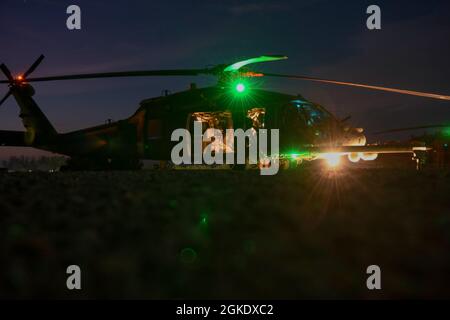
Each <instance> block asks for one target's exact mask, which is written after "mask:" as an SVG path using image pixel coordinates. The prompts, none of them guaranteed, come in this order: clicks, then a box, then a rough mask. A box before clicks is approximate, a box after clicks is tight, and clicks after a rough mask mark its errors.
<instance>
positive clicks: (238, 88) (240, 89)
mask: <svg viewBox="0 0 450 320" xmlns="http://www.w3.org/2000/svg"><path fill="white" fill-rule="evenodd" d="M236 91H237V92H239V93H242V92H244V91H245V85H244V84H243V83H238V84H237V85H236Z"/></svg>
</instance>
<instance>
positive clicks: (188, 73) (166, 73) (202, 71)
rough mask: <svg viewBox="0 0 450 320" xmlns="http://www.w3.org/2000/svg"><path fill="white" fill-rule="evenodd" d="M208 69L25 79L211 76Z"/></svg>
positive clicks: (33, 80) (87, 74)
mask: <svg viewBox="0 0 450 320" xmlns="http://www.w3.org/2000/svg"><path fill="white" fill-rule="evenodd" d="M211 73H212V71H211V70H210V69H180V70H146V71H121V72H105V73H85V74H71V75H61V76H52V77H39V78H30V79H27V82H38V81H56V80H77V79H97V78H120V77H154V76H197V75H200V74H211Z"/></svg>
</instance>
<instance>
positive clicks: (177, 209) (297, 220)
mask: <svg viewBox="0 0 450 320" xmlns="http://www.w3.org/2000/svg"><path fill="white" fill-rule="evenodd" d="M449 192H450V172H449V171H448V170H439V171H438V170H436V169H425V170H422V171H416V170H414V168H403V169H399V168H380V167H371V168H359V167H356V168H341V169H338V170H335V171H333V170H326V169H323V168H318V167H307V166H305V167H304V168H301V169H298V170H288V171H280V173H279V174H277V175H275V176H260V175H259V171H257V170H248V171H233V170H166V171H162V170H149V171H136V172H78V173H60V172H55V173H39V172H32V173H0V261H1V263H0V297H1V298H13V299H15V298H41V299H47V298H63V299H80V298H145V299H166V298H167V299H174V298H183V299H197V298H207V299H216V298H233V299H240V298H246V299H247V298H255V299H256V298H258V299H259V298H275V299H299V298H300V299H301V298H308V299H309V298H320V299H322V298H326V299H328V298H344V299H347V298H348V299H351V298H358V299H359V298H363V299H385V298H450V286H449V284H450V255H449V252H450V250H449V249H450V196H449ZM72 264H75V265H79V266H80V268H81V272H82V290H73V291H70V290H68V289H67V287H66V279H67V277H68V275H67V274H66V268H67V267H68V266H69V265H72ZM372 264H375V265H379V266H380V268H381V282H382V289H381V290H368V289H367V287H366V279H367V277H368V276H369V275H368V274H367V273H366V268H367V267H368V266H369V265H372Z"/></svg>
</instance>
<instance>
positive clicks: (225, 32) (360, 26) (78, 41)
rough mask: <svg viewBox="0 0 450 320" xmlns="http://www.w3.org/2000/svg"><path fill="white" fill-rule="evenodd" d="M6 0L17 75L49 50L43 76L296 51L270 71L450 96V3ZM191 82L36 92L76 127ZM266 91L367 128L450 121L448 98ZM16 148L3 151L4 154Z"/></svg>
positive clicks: (10, 119) (42, 87) (1, 51)
mask: <svg viewBox="0 0 450 320" xmlns="http://www.w3.org/2000/svg"><path fill="white" fill-rule="evenodd" d="M0 1H1V2H0V39H1V45H0V62H4V63H6V64H7V65H8V67H9V68H10V69H11V70H13V72H15V73H18V72H20V71H24V70H25V69H26V68H28V66H29V65H30V64H31V63H32V62H33V61H34V60H35V59H36V58H37V57H38V56H39V54H41V53H43V54H45V55H46V59H45V60H44V62H43V63H42V64H41V66H40V67H39V68H38V70H37V71H36V72H35V73H34V74H33V76H44V75H53V74H64V73H81V72H96V71H120V70H134V69H152V68H154V69H162V68H184V67H187V68H192V67H193V68H196V67H204V66H207V65H212V64H217V63H222V62H229V61H230V62H231V61H234V60H238V59H241V58H245V57H249V56H257V55H261V54H286V55H288V56H289V60H287V61H284V62H274V63H271V64H267V65H265V66H261V67H260V68H261V70H265V71H272V72H285V73H299V74H306V75H312V76H320V77H326V78H336V79H342V80H348V81H355V82H366V83H369V84H375V85H386V86H393V87H399V88H406V89H413V90H421V91H430V92H436V93H443V94H450V76H449V75H450V61H449V59H450V58H449V57H450V19H449V17H450V2H449V1H434V0H428V1H402V0H396V1H392V0H391V1H364V0H358V1H356V0H354V1H353V0H329V1H327V0H305V1H301V0H297V1H283V0H279V1H253V0H248V1H188V0H183V1H170V0H166V1H156V0H152V1H144V0H127V1H124V0H116V1H110V0H90V1H87V0H81V1H80V0H71V1H65V0H0ZM70 4H77V5H79V6H80V7H81V9H82V30H81V31H69V30H67V28H66V18H67V14H66V8H67V6H68V5H70ZM370 4H377V5H379V6H380V7H381V10H382V30H380V31H369V30H368V29H367V28H366V18H367V15H366V14H365V11H366V8H367V6H369V5H370ZM191 81H192V79H186V78H158V79H144V78H139V79H108V80H84V81H79V80H78V81H70V82H69V81H67V82H49V83H40V84H35V85H34V87H35V89H36V91H37V94H36V96H35V98H36V101H37V102H38V104H39V105H40V106H41V108H42V110H43V111H44V112H45V113H46V114H47V115H48V117H49V119H50V120H51V121H52V122H53V123H54V125H55V127H56V128H57V130H59V131H61V132H66V131H70V130H74V129H78V128H83V127H88V126H92V125H96V124H99V123H103V122H105V120H106V119H107V118H112V119H114V120H118V119H120V118H124V117H127V116H129V115H130V114H132V113H133V112H134V110H135V109H136V108H137V106H138V103H139V101H140V100H142V99H144V98H148V97H152V96H156V95H159V94H160V93H161V91H162V90H164V89H169V90H171V91H172V92H174V91H177V90H183V89H186V88H187V86H188V84H189V82H191ZM196 81H197V82H198V83H199V84H202V85H207V84H212V83H213V81H214V80H213V79H208V78H201V79H196ZM266 85H267V88H269V89H275V90H280V91H283V92H287V93H294V94H295V93H301V94H302V95H304V96H305V97H306V98H309V99H310V100H312V101H316V102H318V103H321V104H323V105H325V106H326V107H328V108H329V109H330V110H331V111H332V112H335V113H336V114H337V115H338V116H341V117H344V116H346V115H349V114H351V115H352V119H351V123H352V124H353V125H356V126H362V127H364V128H366V129H367V131H368V132H371V131H374V130H377V129H385V128H391V127H399V126H400V127H401V126H409V125H418V124H430V123H442V122H447V121H448V120H450V103H449V102H448V101H447V102H445V101H435V100H430V99H425V98H420V97H409V96H401V95H398V94H393V93H382V92H371V91H367V90H363V89H355V88H342V87H335V86H332V85H323V84H308V83H304V82H301V81H292V80H283V81H280V80H270V81H269V80H268V81H267V83H266ZM6 90H7V88H6V86H5V87H4V88H0V94H1V95H2V94H3V93H4V92H6ZM17 115H18V108H17V105H16V103H15V101H14V99H9V100H8V101H7V102H6V103H5V104H4V105H3V106H2V107H1V109H0V128H1V129H8V130H22V125H21V122H20V120H19V118H18V116H17ZM11 152H12V151H11V150H10V149H7V150H6V149H0V157H5V156H6V155H9V154H11ZM14 152H19V153H22V152H24V151H17V150H15V151H14Z"/></svg>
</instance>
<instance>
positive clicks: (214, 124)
mask: <svg viewBox="0 0 450 320" xmlns="http://www.w3.org/2000/svg"><path fill="white" fill-rule="evenodd" d="M194 121H199V122H201V123H202V133H203V134H204V135H206V132H205V131H206V130H207V129H209V128H214V129H218V130H220V131H221V132H222V137H223V138H222V139H223V141H222V142H221V143H220V142H218V141H214V142H212V144H213V148H212V150H214V151H219V150H220V151H222V152H230V150H232V149H231V146H229V145H228V144H227V136H226V129H232V128H233V120H232V116H231V112H228V111H218V112H194V113H192V114H191V115H190V119H189V125H188V126H189V130H190V131H191V133H193V130H194ZM206 138H211V137H208V136H206ZM208 144H209V142H203V148H205V147H206V146H207V145H208Z"/></svg>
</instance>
